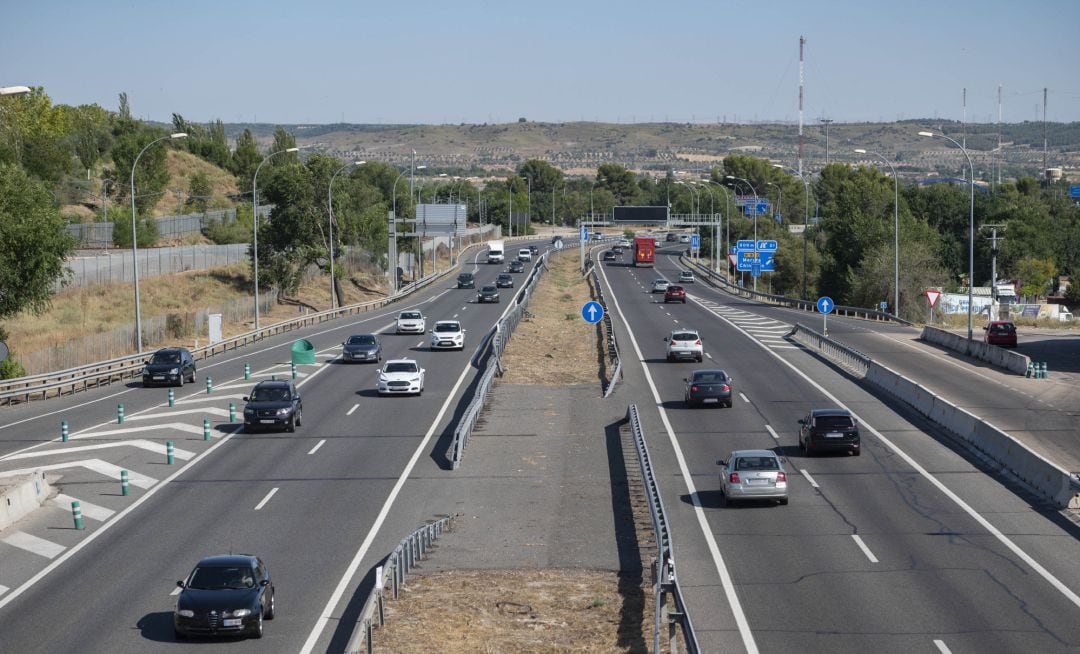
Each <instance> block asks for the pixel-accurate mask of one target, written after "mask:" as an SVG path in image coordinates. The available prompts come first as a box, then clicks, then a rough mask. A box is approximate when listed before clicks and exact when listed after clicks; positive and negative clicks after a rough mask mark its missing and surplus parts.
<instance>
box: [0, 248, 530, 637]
mask: <svg viewBox="0 0 1080 654" xmlns="http://www.w3.org/2000/svg"><path fill="white" fill-rule="evenodd" d="M480 258H481V260H482V255H480ZM532 265H535V261H534V263H533V264H532ZM463 269H464V270H471V269H475V270H476V273H477V285H478V286H479V285H481V284H482V283H488V282H493V280H494V277H495V275H496V274H497V273H498V272H501V271H502V270H503V267H502V266H488V265H485V264H480V265H473V264H469V263H467V264H466V265H465V266H464V267H463ZM528 270H529V269H528V268H527V270H526V272H528ZM514 278H515V289H514V291H516V290H517V289H518V288H520V286H521V285H522V284H523V283H524V281H525V279H526V278H527V274H515V275H514ZM454 285H455V276H454V275H451V276H448V277H446V278H445V279H444V280H443V281H441V282H438V283H436V284H434V285H433V287H432V288H430V289H427V290H425V291H422V292H420V293H418V294H417V296H416V297H410V298H408V299H406V300H403V301H401V302H398V303H395V304H394V305H391V306H390V307H387V308H386V309H383V310H380V311H376V312H371V313H368V314H360V315H358V316H352V317H350V318H348V319H341V320H338V321H335V322H331V323H324V324H323V325H320V326H318V327H315V328H311V329H308V330H302V331H297V332H291V333H287V334H284V335H282V336H279V337H275V338H271V339H267V340H266V341H263V342H260V343H259V344H258V345H256V346H252V347H249V348H246V349H243V350H240V351H238V352H235V353H232V352H230V353H229V354H226V355H223V356H219V357H215V358H214V359H211V360H208V361H205V362H202V365H201V366H200V368H199V371H198V380H197V383H196V384H195V385H194V386H192V385H186V386H184V387H183V388H182V389H176V390H177V393H176V403H175V406H174V407H169V406H168V403H167V401H166V396H167V390H166V389H163V388H162V389H143V388H141V387H140V384H139V383H138V382H132V383H129V384H127V385H126V386H122V385H119V386H118V385H113V386H111V387H103V388H101V389H97V390H92V391H89V392H86V393H80V394H77V395H73V396H68V397H64V398H61V399H57V400H51V401H48V402H40V403H32V404H29V405H25V406H23V407H19V408H17V409H15V410H13V411H10V412H8V413H7V414H6V418H7V420H6V424H5V425H4V427H3V428H0V475H5V474H10V473H12V472H13V471H17V470H20V469H33V468H34V467H37V466H41V467H44V468H46V469H47V470H49V472H51V473H53V474H63V480H62V482H61V485H62V489H63V492H64V493H65V495H66V496H67V497H66V498H62V499H63V500H66V501H61V502H58V503H54V504H50V505H48V506H46V507H44V508H42V509H40V510H38V511H36V512H35V513H33V514H32V515H31V516H29V517H28V518H26V519H24V520H23V521H21V522H20V523H19V524H18V525H16V529H15V530H7V531H5V532H4V533H5V534H6V537H5V539H4V540H2V541H0V624H3V628H2V629H0V651H5V652H31V651H41V652H76V651H77V652H146V651H163V650H166V649H169V648H170V647H174V646H176V645H175V644H173V640H174V636H173V630H172V610H173V603H174V597H173V595H172V594H173V593H174V591H176V590H177V588H176V580H178V579H182V578H184V577H186V575H187V574H188V572H189V571H190V569H191V567H192V566H193V565H194V564H195V562H196V561H197V560H198V559H199V558H200V557H202V556H206V555H209V554H219V553H227V552H246V553H252V554H257V555H258V556H260V557H262V558H263V560H265V561H266V563H267V565H268V567H269V569H270V571H271V575H272V577H273V580H274V583H275V586H276V588H277V617H276V619H275V620H273V621H272V622H268V623H267V627H266V635H265V636H264V638H263V639H262V640H260V641H254V640H247V641H242V642H238V643H235V644H234V646H235V647H236V648H237V649H236V650H234V651H250V652H256V651H260V652H261V651H275V652H287V651H289V652H298V651H325V650H326V649H328V648H330V647H331V646H333V647H336V648H337V649H341V648H342V647H343V646H344V642H345V639H347V637H348V636H349V634H350V633H351V629H352V625H351V624H349V623H347V622H341V621H340V617H341V615H342V613H343V612H344V611H347V610H349V607H350V606H351V603H355V602H362V600H363V597H362V596H354V595H355V594H356V593H357V592H358V591H357V589H358V588H359V587H360V584H361V582H362V581H363V577H364V575H365V574H366V573H367V572H368V570H369V569H371V568H372V567H373V566H374V565H375V564H376V563H377V562H378V560H379V559H381V557H383V556H385V555H386V553H388V552H389V551H390V550H392V549H393V548H394V546H395V545H396V544H397V543H398V541H399V540H400V539H401V538H402V537H404V536H405V535H407V534H408V533H410V532H411V531H412V530H413V529H415V528H416V527H417V525H419V524H421V523H422V522H424V521H425V520H428V519H431V518H432V517H434V516H436V515H441V514H447V513H449V512H451V511H452V510H453V507H452V506H448V505H447V503H446V502H445V501H443V500H441V499H440V497H438V496H430V497H419V498H417V497H412V498H410V500H409V501H405V502H399V503H397V504H394V500H395V499H397V497H398V494H399V492H401V490H402V487H403V485H404V482H405V480H406V479H407V477H408V475H409V472H410V471H411V470H412V469H413V467H414V466H416V465H418V464H419V465H420V466H421V467H424V468H426V469H427V474H440V473H441V474H449V471H448V470H445V468H446V467H447V466H446V464H445V463H443V460H442V457H443V453H444V452H445V450H446V446H447V445H448V442H449V434H450V431H451V430H452V425H451V422H452V418H453V415H454V410H455V409H456V407H457V400H458V399H460V397H461V394H462V391H463V390H464V389H465V388H466V387H467V386H468V384H469V383H470V381H471V380H472V378H473V377H474V376H475V372H476V369H475V367H474V365H473V364H472V363H471V361H470V359H471V357H472V355H473V352H474V350H475V348H477V346H478V345H480V343H481V340H482V338H483V336H484V335H485V334H486V332H487V331H488V330H489V329H490V328H491V327H492V326H493V324H494V323H495V321H496V320H497V319H498V317H499V316H500V315H502V314H503V312H504V310H506V309H507V308H508V306H509V304H510V299H511V296H512V291H511V290H510V289H503V292H502V302H501V303H499V304H486V305H477V304H475V302H474V300H475V296H476V291H475V290H457V289H455V288H453V287H454ZM411 308H417V309H420V310H421V311H422V312H423V313H424V314H425V316H426V317H427V319H428V327H429V328H430V326H431V324H432V323H433V322H434V321H435V320H440V319H451V318H456V319H458V320H460V321H461V322H462V323H463V326H464V327H465V328H466V330H467V333H466V347H465V349H464V351H460V352H458V351H454V352H447V351H436V352H432V351H429V349H428V347H427V342H428V338H429V337H428V335H427V334H424V335H394V334H393V333H392V331H393V330H392V323H393V318H394V317H396V315H397V313H398V312H399V311H402V310H405V309H411ZM368 331H375V332H380V333H382V334H383V335H382V340H383V346H384V356H383V359H384V361H385V360H386V359H389V358H398V357H403V356H406V357H411V358H415V359H416V360H417V361H419V362H420V364H421V366H422V367H424V368H425V369H426V382H425V391H424V393H423V395H422V396H420V397H378V396H377V394H376V393H375V390H374V388H375V379H376V374H377V372H376V371H377V366H376V365H374V364H343V363H341V362H340V360H339V359H338V358H337V357H338V353H339V351H340V344H341V342H342V341H343V340H345V338H346V337H348V336H349V335H350V334H352V333H361V332H368ZM298 338H307V339H308V340H310V341H311V342H312V343H313V344H314V345H315V349H316V352H317V354H318V356H317V359H316V364H315V365H313V366H311V365H302V366H299V374H300V376H299V377H298V379H297V382H296V383H297V385H298V388H299V390H300V392H301V395H302V397H303V424H302V425H301V426H300V427H298V428H297V430H296V432H295V433H291V434H289V433H258V434H250V435H248V434H243V433H242V432H240V430H239V422H237V423H230V422H229V419H228V404H229V402H233V403H235V405H236V409H237V415H238V419H239V420H242V417H241V416H242V409H243V401H242V399H241V398H242V396H243V395H245V394H247V391H248V390H249V389H250V388H251V387H252V386H253V385H254V384H255V382H256V381H257V380H258V379H266V378H269V377H270V376H271V375H276V376H277V377H278V378H283V377H287V376H288V375H289V374H290V367H289V365H288V361H289V349H288V348H289V345H290V344H291V343H292V342H293V341H294V340H295V339H298ZM245 363H248V364H250V366H251V371H252V379H251V380H248V381H245V380H244V379H243V366H244V364H245ZM207 377H213V391H212V392H211V393H207V391H206V386H205V382H206V379H207ZM118 403H123V404H124V409H125V419H124V422H123V424H118V423H117V413H116V411H117V404H118ZM204 417H205V418H208V419H209V420H210V421H211V431H212V438H211V440H209V441H205V440H204V436H203V428H202V421H203V419H204ZM61 421H67V422H68V423H69V426H70V432H71V439H70V441H69V442H67V443H61V442H59V436H60V431H59V428H60V422H61ZM166 440H172V441H174V443H175V446H176V448H177V449H176V461H175V464H174V465H172V466H169V465H167V463H166V458H165V453H164V442H165V441H166ZM121 468H122V469H126V470H129V471H130V472H131V481H132V485H131V488H130V495H128V496H124V495H122V494H121V488H120V484H119V482H117V481H116V476H117V473H118V471H119V469H121ZM70 498H75V499H78V500H80V501H81V502H82V505H83V512H84V514H85V515H86V518H85V523H86V529H85V530H84V531H77V530H75V529H73V528H72V518H71V512H70V508H69V504H68V503H67V502H70ZM15 533H17V534H18V536H17V537H15V538H12V535H14V534H15ZM350 564H352V566H350ZM354 570H355V571H358V572H359V574H357V575H353V574H352V573H353V571H354ZM364 592H365V593H366V590H365V591H364ZM357 597H359V599H357ZM352 608H353V610H355V607H352Z"/></svg>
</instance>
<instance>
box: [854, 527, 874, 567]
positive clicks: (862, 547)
mask: <svg viewBox="0 0 1080 654" xmlns="http://www.w3.org/2000/svg"><path fill="white" fill-rule="evenodd" d="M851 539H852V540H854V541H855V544H856V545H858V546H859V549H860V550H862V553H863V554H865V555H866V558H868V559H870V563H877V562H878V560H877V557H876V556H874V553H873V552H871V551H870V548H869V547H867V546H866V543H864V542H863V539H862V538H859V535H858V534H852V535H851Z"/></svg>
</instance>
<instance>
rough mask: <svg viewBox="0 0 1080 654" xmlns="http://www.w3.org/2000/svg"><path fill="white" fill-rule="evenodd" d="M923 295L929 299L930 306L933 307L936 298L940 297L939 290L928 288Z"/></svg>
mask: <svg viewBox="0 0 1080 654" xmlns="http://www.w3.org/2000/svg"><path fill="white" fill-rule="evenodd" d="M925 295H926V299H927V300H929V301H930V308H931V309H933V308H934V306H935V305H936V304H937V301H938V298H940V297H941V291H932V290H930V289H926V293H925Z"/></svg>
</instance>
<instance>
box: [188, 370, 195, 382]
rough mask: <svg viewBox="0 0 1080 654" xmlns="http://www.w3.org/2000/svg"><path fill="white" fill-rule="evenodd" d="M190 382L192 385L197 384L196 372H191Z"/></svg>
mask: <svg viewBox="0 0 1080 654" xmlns="http://www.w3.org/2000/svg"><path fill="white" fill-rule="evenodd" d="M188 381H189V382H191V383H192V384H194V383H195V371H194V370H192V371H191V379H189V380H188Z"/></svg>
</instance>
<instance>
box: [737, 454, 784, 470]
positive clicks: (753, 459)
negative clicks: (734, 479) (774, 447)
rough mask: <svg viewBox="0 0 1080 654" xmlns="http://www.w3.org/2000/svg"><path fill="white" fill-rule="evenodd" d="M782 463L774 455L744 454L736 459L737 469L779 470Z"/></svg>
mask: <svg viewBox="0 0 1080 654" xmlns="http://www.w3.org/2000/svg"><path fill="white" fill-rule="evenodd" d="M779 468H780V464H779V463H778V462H777V460H776V457H773V456H743V457H739V458H738V459H735V469H736V470H778V469H779Z"/></svg>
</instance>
